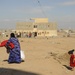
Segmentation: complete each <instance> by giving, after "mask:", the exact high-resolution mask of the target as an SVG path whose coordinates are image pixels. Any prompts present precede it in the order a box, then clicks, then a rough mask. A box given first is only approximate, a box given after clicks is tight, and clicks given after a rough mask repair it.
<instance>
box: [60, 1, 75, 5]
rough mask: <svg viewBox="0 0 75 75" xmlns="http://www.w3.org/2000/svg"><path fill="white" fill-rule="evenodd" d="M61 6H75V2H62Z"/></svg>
mask: <svg viewBox="0 0 75 75" xmlns="http://www.w3.org/2000/svg"><path fill="white" fill-rule="evenodd" d="M61 5H75V1H69V2H64V3H62V4H61Z"/></svg>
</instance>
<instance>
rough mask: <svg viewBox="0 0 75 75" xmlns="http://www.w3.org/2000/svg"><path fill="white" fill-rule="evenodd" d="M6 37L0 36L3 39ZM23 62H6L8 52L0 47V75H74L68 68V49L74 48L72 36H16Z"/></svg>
mask: <svg viewBox="0 0 75 75" xmlns="http://www.w3.org/2000/svg"><path fill="white" fill-rule="evenodd" d="M5 39H8V38H0V41H3V40H5ZM18 39H19V42H20V45H21V50H23V51H24V53H25V62H22V63H20V64H16V63H13V64H8V62H7V60H8V57H9V54H7V53H6V49H5V48H4V47H1V48H0V75H75V70H74V71H71V70H70V69H69V55H68V53H67V52H68V51H69V50H71V49H75V38H74V37H54V38H18Z"/></svg>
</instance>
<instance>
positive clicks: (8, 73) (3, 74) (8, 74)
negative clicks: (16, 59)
mask: <svg viewBox="0 0 75 75" xmlns="http://www.w3.org/2000/svg"><path fill="white" fill-rule="evenodd" d="M0 75H40V74H36V73H32V72H27V71H21V70H15V69H9V68H0Z"/></svg>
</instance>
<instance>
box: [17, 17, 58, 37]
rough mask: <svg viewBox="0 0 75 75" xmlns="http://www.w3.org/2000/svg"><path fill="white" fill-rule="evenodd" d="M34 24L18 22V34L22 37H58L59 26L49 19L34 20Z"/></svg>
mask: <svg viewBox="0 0 75 75" xmlns="http://www.w3.org/2000/svg"><path fill="white" fill-rule="evenodd" d="M31 20H33V21H34V22H17V24H16V33H17V35H19V36H21V37H31V36H32V37H40V36H42V37H45V36H46V37H52V36H57V24H56V23H54V22H48V19H47V18H32V19H31Z"/></svg>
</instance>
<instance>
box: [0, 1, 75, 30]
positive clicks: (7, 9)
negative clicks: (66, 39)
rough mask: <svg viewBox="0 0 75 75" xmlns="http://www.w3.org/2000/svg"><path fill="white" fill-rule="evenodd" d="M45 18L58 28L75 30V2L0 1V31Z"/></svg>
mask: <svg viewBox="0 0 75 75" xmlns="http://www.w3.org/2000/svg"><path fill="white" fill-rule="evenodd" d="M45 17H47V18H48V19H49V22H57V25H58V28H62V29H63V28H64V29H68V28H69V29H75V0H0V29H2V28H4V29H7V28H8V29H13V28H15V25H16V22H18V21H22V22H23V21H24V22H25V21H29V20H30V18H45Z"/></svg>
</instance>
